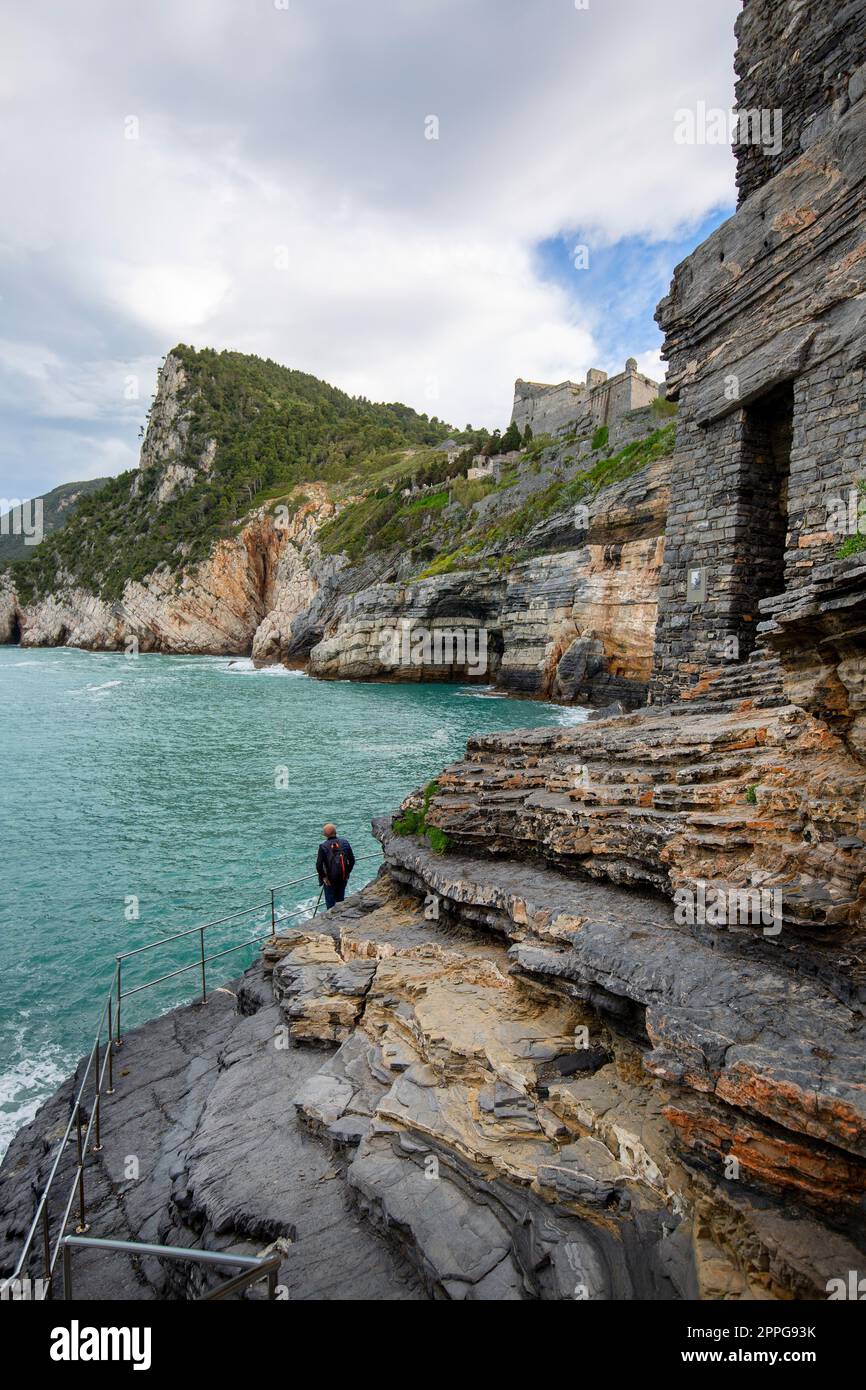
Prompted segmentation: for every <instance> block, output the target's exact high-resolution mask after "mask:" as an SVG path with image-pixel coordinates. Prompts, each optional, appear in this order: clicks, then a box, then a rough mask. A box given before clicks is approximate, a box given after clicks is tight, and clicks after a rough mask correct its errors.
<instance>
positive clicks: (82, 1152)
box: [0, 853, 379, 1298]
mask: <svg viewBox="0 0 866 1390" xmlns="http://www.w3.org/2000/svg"><path fill="white" fill-rule="evenodd" d="M378 858H379V855H378V854H376V853H373V854H365V855H361V856H360V858H359V859H357V860H356V861H355V862H356V863H358V864H363V863H364V862H366V861H368V860H370V859H378ZM312 878H317V874H316V873H315V871H314V872H313V873H310V874H304V875H302V876H301V877H300V878H295V879H289V880H287V882H285V883H282V884H276V885H275V886H274V887H273V888H271V889H270V890H269V898H268V900H267V901H266V902H264V903H257V904H256V905H255V906H253V907H248V908H241V909H239V910H238V911H237V912H232V913H229V914H228V915H227V916H225V917H218V918H216V919H215V920H214V921H212V922H204V923H203V924H202V925H201V926H198V927H190V928H188V929H187V930H186V931H182V932H176V933H175V934H174V935H173V936H167V937H165V936H164V937H159V939H158V940H156V941H149V942H147V943H146V944H145V945H144V946H138V947H135V948H134V949H133V950H132V951H123V952H121V953H120V954H119V955H117V956H115V958H114V959H115V969H114V976H113V978H112V981H111V985H110V987H109V990H108V994H107V996H106V998H105V1002H104V1003H103V1005H102V1008H101V1009H100V1012H99V1023H98V1026H97V1030H96V1037H95V1039H94V1042H93V1046H92V1047H91V1049H90V1053H89V1055H88V1058H87V1062H86V1064H85V1067H84V1074H83V1075H82V1078H81V1082H80V1084H79V1087H78V1091H77V1094H76V1096H75V1100H74V1102H73V1106H72V1111H71V1114H70V1116H69V1121H68V1123H67V1126H66V1129H65V1131H64V1134H63V1137H62V1139H61V1140H60V1142H59V1144H58V1146H57V1151H56V1153H55V1155H54V1161H53V1162H52V1164H51V1171H50V1172H49V1174H48V1180H47V1182H46V1183H45V1185H44V1187H43V1188H42V1191H41V1193H40V1195H39V1200H38V1202H37V1204H36V1212H35V1214H34V1217H33V1220H32V1222H31V1223H30V1227H29V1229H28V1231H27V1235H26V1236H25V1238H24V1243H23V1245H22V1247H21V1252H20V1254H19V1256H18V1259H17V1261H16V1263H15V1268H14V1269H13V1271H12V1273H11V1274H9V1275H7V1276H6V1278H5V1279H3V1280H0V1297H2V1296H3V1295H4V1294H5V1293H6V1291H7V1290H8V1288H9V1286H10V1285H11V1284H13V1283H15V1281H16V1280H17V1279H19V1278H20V1276H21V1272H22V1270H23V1268H24V1263H25V1261H26V1259H27V1257H28V1255H29V1254H30V1251H31V1248H32V1246H33V1242H34V1240H35V1238H36V1233H37V1231H38V1230H39V1229H40V1228H41V1231H42V1264H43V1273H44V1278H45V1281H46V1297H48V1298H50V1297H51V1296H52V1293H53V1283H54V1270H55V1267H56V1264H57V1259H58V1256H59V1254H60V1252H61V1250H63V1251H64V1269H65V1262H66V1260H67V1254H66V1252H67V1250H68V1248H69V1244H88V1243H90V1244H95V1245H103V1246H106V1248H115V1247H117V1248H120V1247H121V1246H123V1245H132V1246H134V1248H135V1249H136V1250H137V1251H138V1252H139V1253H147V1251H148V1250H151V1249H152V1250H156V1249H157V1248H158V1249H159V1250H160V1251H161V1252H163V1253H165V1252H170V1251H171V1250H172V1247H171V1246H166V1247H162V1246H160V1247H146V1246H144V1245H139V1244H137V1243H136V1242H123V1241H120V1242H118V1241H107V1240H102V1239H100V1240H97V1239H96V1238H92V1239H91V1240H90V1242H87V1241H85V1240H84V1239H83V1236H84V1234H85V1233H86V1232H87V1231H88V1230H89V1229H90V1228H89V1226H88V1222H87V1202H86V1194H85V1188H84V1174H85V1162H86V1159H87V1155H88V1152H91V1153H99V1152H100V1150H101V1149H102V1143H101V1134H100V1106H101V1099H102V1096H103V1095H107V1096H110V1095H113V1094H114V1053H115V1051H116V1050H117V1049H118V1048H120V1047H122V1045H123V1038H122V1033H121V1008H120V1006H121V1002H122V1001H123V1000H124V999H130V998H132V996H133V995H136V994H141V993H142V991H143V990H146V989H152V988H153V987H154V985H159V984H163V983H164V982H165V981H166V980H173V979H175V978H176V977H177V976H178V975H185V974H186V973H187V972H188V971H190V970H201V979H202V988H201V1002H202V1003H203V1004H205V1003H207V975H206V967H207V965H209V964H210V963H211V962H212V961H215V960H220V959H222V957H223V956H228V955H231V954H232V953H233V952H234V951H242V950H243V949H244V947H248V946H256V945H261V943H262V942H263V941H268V940H270V938H271V937H272V936H275V935H276V934H277V923H278V922H287V921H290V920H292V919H293V918H295V917H300V916H302V915H303V913H304V912H306V911H307V910H308V909H306V908H296V909H295V910H294V911H292V912H286V913H279V912H277V908H276V899H275V894H276V893H277V892H279V891H280V889H281V888H288V887H295V886H296V885H297V884H299V883H306V882H309V880H310V879H312ZM265 908H270V915H271V929H270V931H269V932H267V933H266V934H265V935H264V936H255V937H251V938H250V939H249V940H246V941H241V942H239V943H238V944H237V945H235V946H229V947H227V948H226V949H225V950H222V951H217V952H215V953H214V954H213V955H210V956H206V955H205V951H204V934H205V932H206V931H208V930H209V929H210V928H212V927H221V926H225V924H226V923H227V922H233V921H236V920H237V918H239V917H247V916H249V915H250V914H251V913H253V912H262V911H264V909H265ZM316 911H318V903H317V904H316ZM315 915H316V913H315V912H314V913H313V916H315ZM195 934H198V936H199V939H200V942H201V950H200V955H199V958H198V960H195V961H193V962H192V963H191V964H190V965H184V966H182V967H180V969H178V970H172V971H169V972H168V974H166V975H160V976H158V977H157V979H155V980H148V981H146V982H145V983H144V984H143V985H136V986H135V987H134V988H133V989H128V990H124V989H123V976H122V970H123V962H124V961H126V960H128V959H129V958H130V957H131V956H137V955H141V954H142V952H144V951H150V950H153V949H154V948H155V947H157V946H165V945H167V944H168V943H169V942H172V941H178V940H180V939H181V938H183V937H187V936H194V935H195ZM106 1023H107V1028H106V1031H105V1045H104V1051H103V1052H102V1055H101V1056H100V1050H101V1047H102V1042H103V1025H104V1024H106ZM94 1060H95V1062H96V1066H95V1070H94V1090H93V1096H92V1102H91V1105H90V1107H89V1111H88V1110H86V1109H85V1105H84V1101H85V1087H86V1085H87V1082H88V1080H89V1078H90V1075H91V1070H92V1069H94ZM106 1073H107V1077H108V1085H107V1086H105V1085H104V1082H105V1079H106ZM84 1116H86V1128H85V1129H84V1131H83V1132H82V1123H83V1117H84ZM73 1128H74V1129H75V1143H76V1148H77V1162H76V1168H75V1176H74V1178H73V1181H72V1185H71V1187H70V1190H69V1195H68V1197H67V1199H66V1204H65V1207H64V1209H63V1215H62V1219H61V1221H60V1225H59V1227H58V1231H57V1235H56V1237H55V1239H54V1244H53V1248H52V1243H51V1220H50V1217H49V1214H48V1195H49V1193H50V1191H51V1188H52V1185H53V1183H54V1179H55V1177H56V1175H57V1169H58V1168H59V1166H60V1160H61V1158H62V1156H63V1154H64V1152H65V1150H66V1145H67V1144H68V1143H69V1142H70V1140H71V1139H72V1131H73ZM94 1130H95V1142H94V1143H93V1146H92V1148H91V1145H90V1140H91V1135H92V1134H93V1132H94ZM76 1197H77V1198H78V1225H77V1226H76V1228H75V1230H76V1235H75V1236H74V1237H73V1236H71V1235H67V1233H66V1227H67V1226H68V1224H69V1221H70V1218H71V1216H72V1209H73V1207H74V1205H75V1201H76ZM206 1255H207V1256H208V1257H209V1256H210V1252H207V1251H184V1252H183V1254H182V1255H181V1254H177V1255H175V1256H172V1255H171V1254H167V1255H166V1258H182V1257H187V1258H190V1259H194V1258H197V1257H198V1256H206ZM247 1258H248V1257H247V1256H232V1257H227V1256H219V1257H218V1259H216V1260H211V1261H210V1262H211V1263H218V1262H219V1261H222V1263H225V1262H226V1260H228V1262H229V1263H233V1262H234V1261H236V1260H246V1259H247ZM252 1258H253V1257H252V1256H250V1257H249V1259H250V1260H252ZM204 1262H205V1263H207V1262H208V1260H205V1261H204ZM256 1277H259V1276H256ZM238 1278H239V1279H240V1281H241V1285H242V1284H243V1283H244V1282H253V1280H252V1279H250V1280H246V1281H245V1280H244V1278H243V1277H242V1276H238ZM236 1283H237V1280H230V1281H229V1282H228V1284H225V1285H221V1286H220V1288H221V1290H222V1292H220V1291H219V1290H216V1291H214V1292H213V1293H212V1294H207V1295H205V1297H207V1298H219V1297H224V1296H225V1294H226V1293H228V1292H231V1291H232V1289H233V1288H234V1287H235V1285H236Z"/></svg>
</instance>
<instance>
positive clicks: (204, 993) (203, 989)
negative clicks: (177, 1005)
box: [199, 927, 207, 1004]
mask: <svg viewBox="0 0 866 1390" xmlns="http://www.w3.org/2000/svg"><path fill="white" fill-rule="evenodd" d="M199 937H200V938H201V1002H202V1003H203V1004H206V1003H207V980H206V979H205V964H204V927H202V928H201V930H200V932H199Z"/></svg>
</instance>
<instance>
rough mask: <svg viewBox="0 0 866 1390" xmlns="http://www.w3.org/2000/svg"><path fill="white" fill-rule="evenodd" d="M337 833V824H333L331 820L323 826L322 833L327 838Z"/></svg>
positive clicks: (329, 838)
mask: <svg viewBox="0 0 866 1390" xmlns="http://www.w3.org/2000/svg"><path fill="white" fill-rule="evenodd" d="M336 833H337V827H336V826H335V825H332V824H331V822H330V821H328V824H327V825H323V826H322V834H323V835H324V837H325V839H326V840H331V839H333V837H334V836H335V835H336Z"/></svg>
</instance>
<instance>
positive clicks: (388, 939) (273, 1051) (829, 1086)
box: [0, 821, 866, 1301]
mask: <svg viewBox="0 0 866 1390" xmlns="http://www.w3.org/2000/svg"><path fill="white" fill-rule="evenodd" d="M378 833H379V834H380V836H381V838H382V841H383V844H384V846H385V850H386V856H387V869H386V871H385V872H384V873H383V875H381V876H380V878H379V879H378V880H377V881H376V882H375V883H374V884H372V885H370V886H369V887H368V888H366V889H364V890H363V892H362V893H361V894H360V895H359V896H357V897H355V898H352V899H349V900H347V902H346V903H345V904H343V905H342V906H340V907H338V908H336V909H334V910H333V911H332V912H331V913H329V914H327V916H325V917H324V918H321V919H319V920H318V921H317V922H315V923H313V922H309V923H307V924H306V925H302V926H301V927H299V928H297V929H295V930H292V931H289V932H287V933H285V934H282V935H280V936H278V937H276V938H274V939H272V941H270V942H269V943H268V944H267V945H266V947H265V950H264V969H265V972H266V973H265V977H264V978H263V977H262V974H261V967H255V968H254V969H253V970H252V971H250V972H248V974H247V976H245V977H244V979H243V980H242V981H241V982H239V984H236V985H233V986H232V987H231V988H230V989H222V990H219V991H217V992H215V993H214V994H212V995H211V997H210V999H209V1001H208V1003H207V1005H206V1006H204V1007H202V1006H193V1007H192V1008H189V1009H185V1010H180V1011H177V1012H176V1013H175V1014H173V1015H168V1016H166V1017H164V1018H162V1019H158V1020H155V1021H154V1022H153V1023H149V1024H146V1025H145V1026H144V1027H143V1028H141V1029H138V1030H136V1031H134V1032H133V1033H132V1034H130V1035H129V1036H128V1037H127V1039H126V1041H125V1044H124V1049H123V1052H122V1054H121V1059H120V1066H119V1068H118V1071H117V1072H116V1083H115V1084H116V1094H115V1095H114V1096H112V1097H111V1098H108V1099H106V1101H105V1103H104V1106H103V1115H102V1142H103V1148H102V1150H101V1152H100V1153H99V1154H98V1155H96V1154H94V1155H92V1156H91V1157H90V1158H89V1159H88V1163H87V1179H86V1182H87V1193H88V1202H89V1212H90V1219H91V1223H92V1229H93V1230H94V1231H95V1232H97V1233H103V1234H112V1235H115V1236H117V1235H123V1236H125V1237H127V1238H131V1239H145V1240H146V1239H150V1240H154V1239H156V1240H160V1241H162V1242H165V1243H168V1244H171V1245H174V1246H185V1245H188V1246H190V1247H198V1246H203V1247H205V1248H208V1249H216V1250H226V1251H230V1252H232V1253H247V1254H249V1253H263V1252H264V1251H268V1252H269V1253H270V1252H273V1251H274V1250H277V1251H279V1252H280V1253H281V1255H282V1257H283V1260H282V1266H281V1269H280V1275H279V1283H280V1286H281V1290H280V1291H281V1296H283V1297H289V1298H292V1299H298V1298H299V1299H304V1298H316V1297H324V1298H360V1297H364V1298H370V1297H375V1298H377V1299H385V1300H390V1299H399V1298H413V1297H428V1298H429V1297H432V1298H446V1299H457V1300H464V1299H468V1300H473V1301H474V1300H482V1301H487V1300H495V1301H499V1300H503V1299H504V1300H524V1299H534V1300H538V1299H541V1300H565V1299H567V1300H573V1299H578V1300H588V1299H593V1300H597V1299H602V1300H604V1299H610V1298H624V1299H635V1298H638V1299H676V1298H696V1297H697V1298H705V1299H719V1298H722V1299H743V1298H746V1299H750V1298H762V1299H766V1298H791V1297H795V1298H822V1297H826V1294H827V1289H828V1284H829V1281H830V1280H832V1279H835V1278H839V1277H844V1276H845V1273H846V1271H847V1270H849V1269H856V1268H857V1267H858V1264H859V1263H860V1262H862V1258H863V1250H864V1238H863V1237H864V1233H863V1225H862V1205H860V1204H861V1199H862V1197H863V1194H864V1192H866V1127H864V1120H866V1107H864V1103H863V1088H862V1083H861V1080H860V1076H861V1069H862V1068H861V1057H862V1045H863V1041H864V1038H863V1023H862V1012H859V1011H858V1010H856V1009H852V1007H851V1006H850V1005H848V1004H846V1003H844V1002H842V1001H841V1000H839V999H838V998H837V997H836V996H835V994H834V992H833V990H832V989H830V988H828V987H826V986H825V985H823V984H821V983H820V982H817V981H816V980H814V979H811V978H809V976H808V975H807V974H805V973H804V974H803V976H802V977H798V976H796V975H793V974H791V973H789V971H788V969H787V967H786V966H785V965H783V964H781V963H780V962H779V961H775V962H769V961H763V960H760V959H758V958H757V957H755V958H754V959H751V960H747V961H745V962H744V961H743V960H742V959H740V958H739V957H738V956H735V955H733V954H732V953H731V952H730V950H728V949H727V948H726V946H725V945H724V943H722V942H721V941H720V940H718V941H713V940H711V939H706V940H701V939H700V936H699V935H698V936H696V935H694V934H692V933H690V932H689V931H688V930H686V929H682V928H679V927H678V926H677V925H676V924H675V922H674V921H673V914H672V910H671V906H670V904H669V903H667V902H665V901H664V900H663V899H661V898H659V897H653V896H648V895H637V894H636V893H635V892H634V891H630V890H627V889H623V888H617V887H615V886H612V885H611V884H609V883H596V884H593V883H591V882H589V881H587V880H579V879H576V878H574V877H571V876H568V875H566V874H563V873H562V872H560V871H556V870H551V869H550V868H544V867H535V868H528V867H527V865H526V864H525V863H521V862H518V861H514V860H508V859H499V860H497V861H496V862H495V863H491V862H489V861H485V860H479V859H478V858H477V857H473V858H467V857H465V856H462V855H456V854H449V855H447V856H446V857H445V858H442V857H441V856H436V855H433V854H432V853H431V852H430V850H429V849H428V848H426V847H425V845H424V843H423V841H420V840H417V839H401V838H400V837H397V836H394V835H393V833H392V832H391V830H390V825H389V822H388V821H383V822H382V823H381V824H380V826H379V828H378ZM804 1039H805V1041H804ZM71 1097H72V1082H71V1081H70V1083H69V1084H67V1086H65V1087H64V1088H63V1089H62V1090H61V1091H60V1092H59V1093H58V1095H57V1096H56V1097H55V1098H53V1099H52V1100H51V1101H50V1102H48V1104H47V1105H46V1106H45V1107H43V1110H42V1111H41V1112H40V1114H39V1115H38V1116H37V1118H36V1120H35V1121H34V1122H33V1123H32V1124H31V1125H30V1126H28V1127H27V1128H26V1129H25V1130H23V1131H22V1132H21V1134H20V1135H19V1136H18V1137H17V1138H16V1140H15V1141H14V1142H13V1145H12V1147H11V1148H10V1150H9V1153H8V1155H7V1157H6V1160H5V1162H4V1164H3V1167H2V1172H0V1269H2V1268H8V1267H9V1265H10V1263H11V1261H12V1259H13V1258H14V1254H15V1250H16V1248H17V1243H18V1241H20V1238H21V1236H22V1235H23V1233H24V1230H25V1229H26V1226H27V1223H28V1221H29V1219H30V1217H31V1214H32V1210H33V1203H34V1201H35V1197H34V1192H35V1191H36V1190H37V1189H38V1187H39V1185H40V1182H41V1181H42V1180H44V1176H45V1173H46V1171H47V1164H48V1162H49V1161H50V1157H51V1153H52V1148H51V1146H52V1143H53V1142H55V1141H56V1136H57V1134H58V1133H59V1132H61V1130H62V1125H63V1123H64V1122H65V1117H66V1115H67V1113H68V1107H69V1105H70V1103H71ZM131 1152H132V1153H135V1154H136V1155H138V1157H139V1159H140V1164H141V1166H140V1174H139V1176H138V1177H136V1178H132V1177H130V1176H129V1169H128V1155H129V1153H131ZM73 1159H74V1155H73V1154H72V1151H71V1150H70V1151H69V1152H68V1154H67V1156H66V1157H65V1159H64V1163H65V1165H66V1168H67V1169H68V1170H69V1173H68V1174H67V1176H71V1172H72V1169H71V1165H72V1163H73ZM52 1215H53V1217H54V1219H56V1217H57V1215H58V1213H57V1212H53V1213H52ZM75 1259H76V1262H77V1263H76V1269H75V1280H76V1284H75V1287H76V1291H77V1294H78V1296H80V1297H106V1296H109V1297H110V1296H118V1295H122V1296H127V1297H130V1296H131V1297H138V1298H153V1297H160V1298H165V1297H188V1296H195V1295H196V1294H198V1293H200V1292H202V1291H203V1289H204V1288H205V1287H207V1286H208V1285H209V1284H212V1283H213V1282H214V1280H215V1278H216V1277H217V1276H210V1277H209V1278H207V1279H203V1276H202V1274H201V1271H200V1270H199V1269H197V1267H196V1266H190V1267H186V1266H182V1265H176V1264H173V1263H172V1264H171V1265H166V1266H163V1265H161V1264H160V1263H159V1262H158V1261H156V1260H147V1261H142V1262H140V1263H138V1264H137V1265H136V1266H135V1267H133V1266H132V1265H129V1264H128V1263H126V1262H125V1261H119V1262H117V1263H115V1264H113V1265H110V1266H109V1264H108V1263H107V1261H106V1258H105V1257H100V1258H97V1259H94V1258H93V1257H91V1256H86V1255H85V1256H79V1254H76V1256H75ZM37 1264H38V1260H37V1258H36V1257H34V1269H33V1272H34V1274H35V1273H37V1272H38V1271H37Z"/></svg>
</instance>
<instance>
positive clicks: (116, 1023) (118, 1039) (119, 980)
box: [114, 956, 123, 1047]
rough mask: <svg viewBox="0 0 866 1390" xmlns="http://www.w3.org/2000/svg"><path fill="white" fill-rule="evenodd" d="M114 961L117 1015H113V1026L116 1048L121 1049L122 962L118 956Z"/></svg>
mask: <svg viewBox="0 0 866 1390" xmlns="http://www.w3.org/2000/svg"><path fill="white" fill-rule="evenodd" d="M115 960H116V961H117V1013H116V1015H115V1020H114V1026H115V1032H116V1035H117V1036H116V1042H117V1046H118V1047H122V1046H123V1039H122V1038H121V1036H120V1000H121V997H122V992H123V991H122V977H121V971H122V970H123V961H122V960H121V959H120V956H115Z"/></svg>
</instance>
